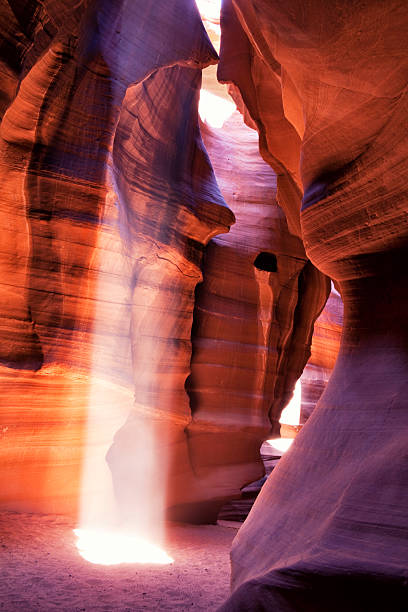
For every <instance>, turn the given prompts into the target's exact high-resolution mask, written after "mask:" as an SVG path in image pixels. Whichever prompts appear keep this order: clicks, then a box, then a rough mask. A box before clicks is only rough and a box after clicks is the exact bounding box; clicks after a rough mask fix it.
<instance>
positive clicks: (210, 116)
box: [198, 89, 236, 128]
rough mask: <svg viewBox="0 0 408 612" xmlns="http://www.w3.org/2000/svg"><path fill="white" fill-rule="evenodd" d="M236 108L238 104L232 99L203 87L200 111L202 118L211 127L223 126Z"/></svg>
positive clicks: (199, 105)
mask: <svg viewBox="0 0 408 612" xmlns="http://www.w3.org/2000/svg"><path fill="white" fill-rule="evenodd" d="M235 109H236V106H235V104H234V102H232V100H231V101H230V100H226V99H225V98H221V97H220V96H216V95H214V94H213V93H211V92H209V91H207V90H206V89H201V91H200V102H199V104H198V112H199V115H200V118H201V120H202V121H205V122H206V123H208V125H210V126H211V127H213V128H222V126H223V125H224V123H225V122H226V121H228V119H229V118H230V117H231V115H232V113H233V112H234V111H235Z"/></svg>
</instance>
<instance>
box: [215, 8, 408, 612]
mask: <svg viewBox="0 0 408 612" xmlns="http://www.w3.org/2000/svg"><path fill="white" fill-rule="evenodd" d="M407 20H408V12H407V8H406V5H405V3H402V2H398V1H395V2H394V1H393V2H382V1H380V2H375V3H368V4H365V5H362V4H361V3H359V2H351V3H347V5H344V4H341V3H330V4H327V3H325V2H323V1H322V0H313V1H312V2H309V3H308V4H307V10H305V4H304V3H303V2H300V1H298V0H291V1H290V2H287V3H281V2H269V1H268V2H267V1H266V0H258V1H257V2H256V3H255V2H246V1H244V0H234V2H225V3H224V18H223V20H222V27H223V34H222V38H223V39H224V42H222V47H221V49H222V52H221V55H222V58H221V60H222V63H221V65H220V69H219V70H220V72H219V74H220V77H221V78H222V79H223V80H224V81H232V82H233V83H234V87H238V88H239V89H240V91H241V94H242V98H243V100H244V102H245V104H246V106H247V109H248V112H249V114H250V115H251V117H252V120H253V121H254V122H255V124H256V125H257V127H258V129H259V132H260V146H261V151H263V154H264V156H265V158H266V159H268V157H269V160H270V162H271V164H272V165H273V166H274V167H276V169H277V171H278V172H281V171H282V176H283V177H284V180H287V178H288V176H289V177H290V181H289V182H288V181H287V182H286V184H281V191H280V202H281V204H282V205H283V206H284V207H285V209H286V210H287V214H288V219H291V220H292V223H293V226H294V227H295V226H296V224H297V227H298V228H300V226H301V232H302V237H303V240H304V244H305V247H306V253H307V255H308V256H309V257H310V259H311V261H312V262H313V263H314V264H315V265H316V266H317V267H318V268H319V269H320V270H321V271H323V272H324V273H325V274H328V275H329V276H331V277H332V278H333V279H335V280H336V281H337V283H338V286H339V288H340V290H341V295H342V298H343V301H344V308H345V323H344V331H343V337H342V344H341V349H340V354H339V358H338V360H337V362H336V366H335V369H334V372H333V375H332V376H331V378H330V381H329V384H328V386H327V388H326V391H325V393H324V394H323V396H322V398H321V400H320V402H319V404H318V406H317V408H316V409H315V411H314V413H313V415H312V417H311V418H310V419H309V421H308V423H307V424H306V425H305V427H304V428H303V430H302V431H301V433H300V434H299V435H298V436H297V438H296V439H295V442H294V444H293V446H292V447H291V449H290V451H289V452H288V453H287V454H286V455H285V456H284V458H283V459H282V460H281V461H280V463H279V465H278V467H277V468H276V469H275V470H274V471H273V473H272V475H271V477H270V478H269V480H268V482H267V483H266V485H265V486H264V488H263V489H262V492H261V494H260V496H259V497H258V499H257V501H256V503H255V505H254V508H253V510H252V512H251V514H250V515H249V517H248V519H247V521H246V523H245V524H244V526H243V527H242V529H241V530H240V532H239V534H238V536H237V538H236V539H235V542H234V545H233V550H232V573H233V575H232V584H233V589H234V593H233V595H232V597H231V598H230V600H229V601H228V602H227V603H226V604H225V605H224V606H223V608H222V610H225V611H227V610H228V611H230V610H231V611H232V610H242V609H245V610H266V609H268V610H272V609H273V610H277V611H278V610H279V611H280V610H282V611H283V610H285V612H288V611H289V610H290V611H292V610H293V611H295V610H300V609H301V610H307V611H310V612H312V611H313V612H317V611H320V610H321V611H322V612H323V611H326V610H328V609H330V610H333V611H340V610H344V609H350V610H356V611H362V610H368V609H384V610H385V609H392V610H403V609H404V608H405V605H406V595H407V593H406V580H407V574H406V563H405V561H406V559H407V556H408V550H407V547H406V540H405V539H404V534H406V532H407V520H406V512H405V508H406V506H407V502H408V499H407V487H406V484H407V470H406V460H405V459H404V453H405V451H404V448H405V445H406V435H407V426H408V422H407V418H408V417H407V411H406V396H407V382H406V381H407V373H408V360H407V346H408V338H407V334H406V325H405V314H404V313H405V311H406V304H407V297H408V295H407V287H408V284H407V277H406V266H405V263H403V262H405V260H406V256H407V250H408V240H407V239H408V224H407V213H408V205H407V202H408V198H407V184H408V183H407V164H406V143H405V139H404V135H405V131H406V129H407V127H406V126H407V110H408V109H407V101H406V87H407V78H406V75H407V64H408V58H407V53H406V45H405V43H404V33H405V32H406V29H407V25H408V23H407ZM223 45H224V46H223ZM296 143H297V144H296ZM298 163H299V166H297V164H298ZM282 166H283V167H284V168H283V169H282V170H281V168H282ZM297 167H298V170H297ZM299 179H301V180H300V182H299ZM288 180H289V179H288ZM294 185H295V186H296V188H298V189H301V190H302V191H303V192H304V195H303V204H302V212H301V213H300V198H298V199H297V200H296V198H292V197H291V194H292V195H293V193H294ZM286 189H287V192H286V194H285V193H284V192H285V190H286ZM299 222H300V224H299Z"/></svg>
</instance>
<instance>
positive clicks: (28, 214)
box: [0, 0, 233, 511]
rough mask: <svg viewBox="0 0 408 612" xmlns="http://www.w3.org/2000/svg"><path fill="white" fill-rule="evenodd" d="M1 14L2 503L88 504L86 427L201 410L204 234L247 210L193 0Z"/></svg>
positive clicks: (63, 5) (45, 5)
mask: <svg viewBox="0 0 408 612" xmlns="http://www.w3.org/2000/svg"><path fill="white" fill-rule="evenodd" d="M1 15H2V22H1V28H2V34H3V40H4V45H3V46H2V56H1V72H2V78H3V81H4V88H2V92H3V96H2V101H1V103H2V107H1V108H2V121H1V128H0V137H1V141H0V173H1V177H2V181H1V192H2V196H1V212H0V214H1V219H2V228H3V229H2V238H1V241H2V246H1V262H0V265H1V270H0V273H1V281H0V282H1V300H0V303H1V306H0V360H1V363H2V369H1V376H2V381H3V385H4V386H3V389H4V393H3V404H4V408H3V412H2V433H3V445H2V484H1V490H2V503H3V505H6V506H7V507H11V508H16V507H22V508H24V509H29V510H33V509H34V510H38V509H42V510H47V511H50V510H51V511H75V507H76V506H77V503H78V495H79V492H78V490H79V480H80V473H81V465H82V463H83V462H84V455H85V453H86V452H87V448H88V447H89V444H90V443H89V431H87V430H88V429H89V427H90V426H92V427H93V428H97V426H98V423H100V422H103V421H104V419H105V420H107V423H106V425H107V427H108V429H109V427H110V434H109V435H108V436H107V437H106V439H103V440H95V439H94V438H92V444H91V447H92V448H93V447H96V446H98V445H103V444H105V445H106V443H108V442H109V438H110V439H111V440H112V436H113V434H114V431H115V429H113V427H114V425H113V423H116V422H117V421H118V419H119V421H120V420H122V423H123V413H125V414H126V413H127V412H128V411H129V410H130V412H131V413H132V414H134V412H135V411H136V412H141V413H143V414H145V413H148V415H149V419H152V420H153V421H154V420H157V419H158V420H159V421H160V420H163V421H164V423H165V424H164V425H163V427H164V429H166V430H167V424H168V423H167V422H170V423H171V426H172V428H173V429H172V435H174V436H176V437H177V438H183V435H184V434H183V429H184V427H185V425H186V424H187V422H188V421H189V406H188V398H187V395H186V394H185V391H184V386H183V385H184V379H185V378H186V376H187V374H188V371H189V362H190V353H191V345H190V335H191V321H192V311H193V303H194V288H195V285H196V283H197V282H198V280H200V278H201V271H200V259H201V255H202V249H203V245H204V244H205V243H206V242H207V241H208V240H209V239H210V238H211V237H212V236H213V235H215V234H216V233H218V232H223V231H227V230H228V227H229V226H230V224H231V223H232V222H233V215H232V213H231V212H230V211H229V210H228V208H227V207H226V206H225V203H224V201H223V199H222V196H221V194H220V192H219V189H218V187H217V185H216V182H215V179H214V176H213V173H212V169H211V166H210V163H209V160H208V157H207V155H206V153H205V149H204V146H203V144H202V141H201V137H200V133H199V127H198V117H197V102H198V92H199V87H200V79H201V69H202V68H203V67H204V66H207V65H209V64H211V63H214V62H215V61H216V54H215V52H214V50H213V48H212V46H211V43H210V42H209V39H208V37H207V35H206V34H205V30H204V28H203V25H202V23H201V20H200V17H199V14H198V12H197V9H196V7H195V5H194V4H192V3H190V2H184V1H183V0H181V1H175V2H170V3H167V2H163V3H161V4H160V5H158V4H157V2H154V3H153V2H147V3H146V2H144V3H139V2H137V3H134V2H127V1H125V0H123V1H118V2H98V3H96V2H80V3H75V2H72V3H71V2H68V3H67V2H57V3H55V2H41V3H40V2H35V1H34V0H33V1H32V2H29V3H27V2H24V3H23V2H21V3H19V2H14V3H13V4H12V5H11V4H9V3H8V2H3V3H2V11H1ZM133 392H135V399H136V401H135V403H134V402H133V401H132V393H133ZM109 406H110V407H112V406H113V412H115V406H116V411H117V414H118V415H120V416H116V417H115V418H112V417H107V416H106V415H107V410H108V408H109ZM91 409H92V410H91ZM91 412H92V414H93V416H90V414H91ZM95 415H96V416H95ZM145 416H146V415H145ZM89 419H91V421H89ZM116 429H117V427H116ZM119 439H120V435H119V437H118V438H117V439H116V442H115V445H116V446H117V445H118V444H120V440H119ZM166 443H167V442H166ZM115 445H114V446H115ZM184 446H185V442H184ZM128 450H129V449H128ZM123 452H124V453H125V454H126V449H124V451H123ZM113 457H114V452H113V451H112V452H111V454H110V461H111V467H112V466H113V464H114V459H113ZM181 461H182V462H183V461H184V463H185V464H188V457H187V456H186V453H184V456H183V457H182V460H181ZM112 462H113V463H112ZM186 469H187V468H186ZM112 470H113V476H114V480H115V474H114V471H115V468H114V467H112ZM96 481H97V479H95V478H94V479H93V483H92V486H95V487H96V488H97V487H98V483H97V482H96ZM59 483H61V484H59Z"/></svg>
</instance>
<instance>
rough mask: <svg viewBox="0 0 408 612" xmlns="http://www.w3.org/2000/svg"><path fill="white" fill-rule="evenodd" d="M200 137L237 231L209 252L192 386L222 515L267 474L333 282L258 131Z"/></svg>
mask: <svg viewBox="0 0 408 612" xmlns="http://www.w3.org/2000/svg"><path fill="white" fill-rule="evenodd" d="M202 133H203V138H204V141H205V143H206V148H207V150H208V152H209V155H210V157H211V160H212V163H213V166H214V170H215V174H216V177H217V181H218V184H219V185H220V188H221V190H222V192H223V195H224V197H225V198H226V201H227V203H228V204H229V205H230V207H231V208H232V209H233V210H234V213H235V216H236V223H235V225H234V226H233V228H232V229H231V231H230V232H229V233H228V234H227V235H224V236H220V237H217V238H214V239H213V240H212V241H211V242H210V244H209V246H208V247H207V249H206V252H205V257H204V266H203V283H202V284H200V285H199V286H198V287H197V290H196V303H195V311H194V327H193V335H192V343H193V357H192V362H191V376H190V377H189V379H188V381H187V390H188V393H189V395H190V403H191V410H192V422H191V423H190V424H189V426H188V428H187V435H188V443H189V453H190V457H191V461H192V466H193V470H194V472H195V474H196V476H197V478H198V482H200V483H201V488H202V489H206V488H208V493H209V494H211V495H212V497H213V499H214V502H215V503H214V502H213V508H214V513H215V514H216V511H217V509H218V508H219V507H220V505H221V504H222V502H223V501H225V499H228V498H229V497H231V496H232V495H238V494H239V492H240V489H241V487H242V486H243V485H244V484H247V483H248V482H252V481H254V480H257V479H258V478H260V477H262V476H263V474H264V467H263V464H262V461H261V459H260V454H259V449H260V446H261V444H262V442H263V441H264V440H265V439H266V438H267V437H270V436H272V435H279V428H280V425H279V416H280V413H281V411H282V408H283V406H284V405H285V404H286V403H287V401H288V399H289V398H290V396H291V395H292V392H293V387H294V383H295V381H296V380H297V378H298V377H299V376H300V374H301V372H302V369H303V367H304V365H305V363H306V361H307V359H308V357H309V355H310V342H311V335H312V331H313V323H314V320H315V318H316V317H317V315H318V314H319V312H320V311H321V309H322V307H323V305H324V302H325V300H326V297H327V288H328V281H327V279H326V278H325V277H324V276H323V275H320V274H318V273H317V274H316V273H315V271H314V270H313V267H312V266H310V264H309V263H308V262H307V258H306V256H305V253H304V250H303V245H302V242H301V241H300V240H299V238H297V237H296V236H294V235H292V234H290V232H289V231H288V228H287V223H286V219H285V215H284V213H283V211H282V210H281V208H280V207H279V206H278V205H277V204H276V200H275V197H276V175H275V173H274V172H273V171H272V169H271V168H270V167H269V166H268V165H266V164H265V163H264V162H263V160H262V159H261V157H260V156H259V153H258V139H257V135H256V133H255V132H254V131H253V130H251V129H249V128H247V127H246V126H245V125H244V124H243V122H242V118H241V117H240V115H239V114H238V113H235V114H234V115H233V116H232V117H231V118H230V119H229V121H228V122H227V123H226V124H225V125H224V127H223V129H222V130H214V129H212V128H210V127H209V126H208V125H204V126H203V127H202ZM216 502H218V504H217V503H216ZM207 512H208V510H207ZM207 516H208V517H209V516H210V515H209V514H207Z"/></svg>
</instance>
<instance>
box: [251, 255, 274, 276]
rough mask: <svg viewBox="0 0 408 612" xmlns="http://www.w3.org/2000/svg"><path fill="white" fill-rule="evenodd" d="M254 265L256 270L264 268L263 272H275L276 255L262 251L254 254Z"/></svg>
mask: <svg viewBox="0 0 408 612" xmlns="http://www.w3.org/2000/svg"><path fill="white" fill-rule="evenodd" d="M254 266H255V268H257V269H258V270H264V271H265V272H277V270H278V261H277V259H276V255H274V254H273V253H266V252H265V251H263V252H262V253H259V255H257V256H256V259H255V261H254Z"/></svg>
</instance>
